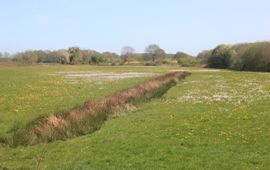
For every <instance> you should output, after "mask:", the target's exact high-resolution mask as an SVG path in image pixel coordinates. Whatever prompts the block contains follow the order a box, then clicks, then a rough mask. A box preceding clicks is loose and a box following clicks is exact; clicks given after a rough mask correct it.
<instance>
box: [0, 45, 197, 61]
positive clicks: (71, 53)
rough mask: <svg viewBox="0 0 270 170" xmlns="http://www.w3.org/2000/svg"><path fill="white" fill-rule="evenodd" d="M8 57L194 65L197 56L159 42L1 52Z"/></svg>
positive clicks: (0, 56)
mask: <svg viewBox="0 0 270 170" xmlns="http://www.w3.org/2000/svg"><path fill="white" fill-rule="evenodd" d="M1 59H2V60H4V59H9V60H12V61H14V62H19V63H24V64H34V63H59V64H94V65H95V64H107V65H123V64H144V65H161V64H180V65H183V66H191V65H194V64H195V62H196V59H195V57H192V56H191V55H189V54H186V53H183V52H177V53H176V54H167V53H166V52H165V50H163V49H162V48H160V47H159V46H158V45H157V44H150V45H149V46H147V47H146V48H145V50H144V53H136V51H135V49H134V48H133V47H131V46H124V47H123V48H122V50H121V54H120V55H118V54H116V53H113V52H103V53H100V52H97V51H95V50H86V49H81V48H79V47H70V48H68V49H61V50H54V51H49V50H27V51H24V52H18V53H16V54H14V55H10V54H7V53H5V55H4V54H2V53H0V61H1Z"/></svg>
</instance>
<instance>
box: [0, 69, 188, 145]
mask: <svg viewBox="0 0 270 170" xmlns="http://www.w3.org/2000/svg"><path fill="white" fill-rule="evenodd" d="M190 74H191V73H190V72H185V71H178V72H172V73H168V74H165V75H162V76H159V77H156V78H154V79H151V80H148V81H146V82H144V83H142V84H140V85H137V86H135V87H131V88H128V89H125V90H122V91H119V92H116V93H114V94H112V95H110V96H108V97H105V98H104V99H102V100H100V101H87V102H85V104H84V105H83V106H82V107H79V108H74V109H72V110H70V111H67V112H64V113H58V114H54V115H50V116H45V117H40V118H38V119H36V120H33V121H32V122H31V123H29V124H28V125H27V126H26V127H25V128H23V129H17V130H14V131H12V132H11V135H10V137H7V138H6V139H5V140H4V141H5V142H4V143H6V144H8V145H10V146H14V147H15V146H18V145H23V146H27V145H35V144H38V143H48V142H53V141H56V140H67V139H70V138H74V137H77V136H81V135H85V134H88V133H92V132H94V131H96V130H98V129H100V127H101V126H102V124H103V123H104V122H105V121H106V120H107V119H108V118H109V116H111V115H115V114H117V113H121V112H125V111H130V110H131V109H133V108H135V107H136V105H138V104H140V103H142V102H145V101H148V100H150V99H151V98H155V97H160V96H162V95H163V94H164V93H166V92H167V90H168V89H170V88H171V87H172V86H174V85H175V84H176V83H177V81H178V80H181V79H184V78H185V77H186V76H188V75H190Z"/></svg>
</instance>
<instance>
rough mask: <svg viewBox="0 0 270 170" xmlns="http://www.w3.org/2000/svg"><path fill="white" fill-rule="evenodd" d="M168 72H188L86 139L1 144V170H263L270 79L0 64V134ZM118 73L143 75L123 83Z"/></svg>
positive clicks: (267, 154)
mask: <svg viewBox="0 0 270 170" xmlns="http://www.w3.org/2000/svg"><path fill="white" fill-rule="evenodd" d="M175 70H188V71H190V72H191V73H192V74H191V75H190V76H188V77H187V78H186V79H184V80H181V81H179V82H178V83H177V84H176V86H173V87H172V88H171V89H169V91H168V92H167V93H165V94H164V95H163V96H162V97H160V98H154V99H151V100H150V101H147V102H144V103H143V104H140V105H139V106H138V107H137V108H136V109H133V110H132V111H129V112H125V113H119V114H118V115H115V116H112V117H111V118H110V119H109V120H107V121H106V122H105V123H104V124H103V126H102V127H101V128H100V129H99V130H98V131H95V132H94V133H91V134H87V135H84V136H80V137H76V138H73V139H69V140H66V141H55V142H51V143H41V144H38V145H34V146H27V147H23V146H18V147H15V148H14V147H11V146H7V145H6V144H5V143H2V144H0V169H47V170H51V169H265V170H267V169H270V163H269V162H270V145H269V141H270V130H269V129H270V73H259V72H235V71H227V70H211V69H209V70H208V69H202V68H181V67H169V66H162V67H161V66H156V67H143V66H60V65H39V66H38V65H37V66H27V67H23V66H21V67H1V68H0V137H1V138H4V137H5V136H8V135H10V132H12V130H13V129H14V128H15V129H16V128H17V129H20V128H23V127H25V126H26V125H27V124H28V123H29V122H31V121H33V120H35V119H37V118H38V117H40V116H44V115H50V114H55V113H59V112H64V111H68V110H70V109H72V108H74V107H78V106H81V105H83V104H84V102H86V101H88V100H100V99H102V98H104V97H106V96H109V95H111V94H113V93H114V92H117V91H120V90H122V89H125V88H128V87H132V86H135V85H137V84H140V83H142V82H144V81H146V80H149V79H150V78H153V77H155V76H157V75H160V74H165V73H167V72H170V71H175ZM102 73H103V74H105V75H106V74H109V75H114V74H116V75H118V76H116V77H114V76H113V77H109V78H108V77H106V76H105V77H102V76H100V75H103V74H102ZM126 73H136V74H137V73H141V74H138V75H140V76H134V77H132V76H129V77H121V76H122V75H123V74H126ZM88 74H89V75H93V74H94V75H95V76H91V77H89V76H88ZM78 75H79V76H78ZM81 75H83V76H81ZM127 75H129V74H127Z"/></svg>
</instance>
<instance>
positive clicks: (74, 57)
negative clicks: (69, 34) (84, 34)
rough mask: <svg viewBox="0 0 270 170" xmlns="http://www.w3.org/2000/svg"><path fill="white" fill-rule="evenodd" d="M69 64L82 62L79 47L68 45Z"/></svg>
mask: <svg viewBox="0 0 270 170" xmlns="http://www.w3.org/2000/svg"><path fill="white" fill-rule="evenodd" d="M68 52H69V59H70V62H69V63H70V64H80V63H82V53H81V50H80V48H79V47H70V48H69V49H68Z"/></svg>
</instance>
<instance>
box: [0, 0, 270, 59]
mask: <svg viewBox="0 0 270 170" xmlns="http://www.w3.org/2000/svg"><path fill="white" fill-rule="evenodd" d="M269 8H270V1H269V0H44V1H39V0H23V1H22V0H2V1H0V51H2V52H4V51H7V52H10V53H15V52H18V51H24V50H31V49H32V50H38V49H42V50H46V49H48V50H54V49H62V48H68V47H71V46H79V47H81V48H84V49H94V50H97V51H100V52H105V51H112V52H116V53H120V52H121V48H122V47H123V46H126V45H128V46H132V47H133V48H135V50H136V52H143V51H144V49H145V47H146V46H147V45H149V44H153V43H155V44H158V45H159V46H160V47H161V48H163V49H164V50H165V51H166V52H167V53H175V52H177V51H183V52H187V53H190V54H192V55H196V54H197V53H199V52H201V51H202V50H206V49H211V48H214V47H215V46H217V45H218V44H234V43H240V42H255V41H268V40H270V10H269Z"/></svg>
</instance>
